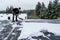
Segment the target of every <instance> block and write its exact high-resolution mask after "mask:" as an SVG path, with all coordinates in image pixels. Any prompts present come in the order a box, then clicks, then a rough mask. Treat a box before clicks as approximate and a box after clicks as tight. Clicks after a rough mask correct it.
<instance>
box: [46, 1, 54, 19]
mask: <svg viewBox="0 0 60 40" xmlns="http://www.w3.org/2000/svg"><path fill="white" fill-rule="evenodd" d="M52 11H53V10H52V2H51V1H50V2H49V5H48V14H47V17H48V19H51V18H52V16H53V15H52Z"/></svg>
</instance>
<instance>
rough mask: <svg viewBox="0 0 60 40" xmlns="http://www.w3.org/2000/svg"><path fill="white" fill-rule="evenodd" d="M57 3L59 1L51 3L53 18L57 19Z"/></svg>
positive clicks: (55, 0)
mask: <svg viewBox="0 0 60 40" xmlns="http://www.w3.org/2000/svg"><path fill="white" fill-rule="evenodd" d="M58 1H59V0H54V1H53V14H54V18H57V17H58V12H57V10H58Z"/></svg>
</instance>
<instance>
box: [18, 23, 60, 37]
mask: <svg viewBox="0 0 60 40" xmlns="http://www.w3.org/2000/svg"><path fill="white" fill-rule="evenodd" d="M23 25H24V26H23V30H22V32H21V35H20V37H19V38H25V37H28V36H30V35H31V34H33V33H35V32H38V31H41V30H48V31H49V32H53V33H56V34H57V35H60V31H59V30H60V27H59V26H60V24H52V23H23ZM37 34H38V33H37ZM38 35H39V34H38Z"/></svg>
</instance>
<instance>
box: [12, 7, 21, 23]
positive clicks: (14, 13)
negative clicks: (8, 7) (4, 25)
mask: <svg viewBox="0 0 60 40" xmlns="http://www.w3.org/2000/svg"><path fill="white" fill-rule="evenodd" d="M20 9H21V8H20V7H19V8H13V10H12V13H13V18H12V21H13V22H14V16H16V18H15V19H16V21H18V19H17V17H18V15H19V10H20Z"/></svg>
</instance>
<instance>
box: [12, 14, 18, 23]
mask: <svg viewBox="0 0 60 40" xmlns="http://www.w3.org/2000/svg"><path fill="white" fill-rule="evenodd" d="M15 16H16V18H15V20H16V21H18V19H17V17H18V14H13V18H12V21H13V22H14V21H15V20H14V17H15Z"/></svg>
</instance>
